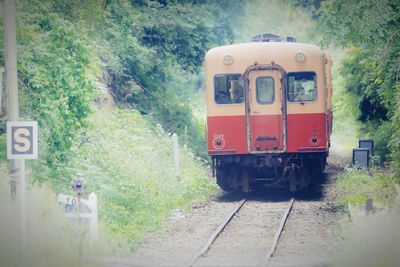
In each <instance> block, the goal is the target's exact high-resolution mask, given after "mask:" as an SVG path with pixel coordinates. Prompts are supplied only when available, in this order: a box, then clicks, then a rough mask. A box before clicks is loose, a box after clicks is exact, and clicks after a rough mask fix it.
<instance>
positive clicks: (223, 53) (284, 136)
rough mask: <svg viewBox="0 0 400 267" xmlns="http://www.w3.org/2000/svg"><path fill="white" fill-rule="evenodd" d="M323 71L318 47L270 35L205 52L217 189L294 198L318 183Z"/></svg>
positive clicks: (326, 88)
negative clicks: (273, 191)
mask: <svg viewBox="0 0 400 267" xmlns="http://www.w3.org/2000/svg"><path fill="white" fill-rule="evenodd" d="M331 67H332V60H331V57H330V56H329V55H328V53H327V52H325V51H323V50H322V49H321V48H320V47H319V46H317V45H313V44H306V43H300V42H297V41H296V39H295V38H294V37H290V36H279V35H277V34H273V33H263V34H258V35H256V36H254V37H252V38H251V42H248V43H240V44H232V45H226V46H220V47H215V48H212V49H210V50H209V51H208V52H207V53H206V55H205V59H204V69H205V92H206V93H205V94H206V108H207V125H206V135H207V136H206V138H207V148H208V154H209V155H210V156H211V162H212V164H211V165H212V173H213V177H215V179H216V182H217V184H218V185H219V187H221V188H222V189H223V190H225V191H243V192H249V191H250V190H252V189H254V188H257V187H260V186H264V187H268V188H287V189H289V190H290V191H291V192H295V191H299V190H304V189H307V188H309V186H310V184H311V183H312V182H313V181H318V180H319V178H320V177H322V175H323V172H324V168H325V165H326V162H327V157H328V155H329V148H330V137H331V133H332V104H331V101H332V79H331Z"/></svg>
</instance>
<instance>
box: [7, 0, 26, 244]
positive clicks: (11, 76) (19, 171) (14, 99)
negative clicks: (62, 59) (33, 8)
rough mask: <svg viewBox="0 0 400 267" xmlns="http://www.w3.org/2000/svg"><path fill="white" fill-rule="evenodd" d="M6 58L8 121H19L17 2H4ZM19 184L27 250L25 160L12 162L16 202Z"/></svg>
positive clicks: (13, 195)
mask: <svg viewBox="0 0 400 267" xmlns="http://www.w3.org/2000/svg"><path fill="white" fill-rule="evenodd" d="M4 44H5V49H4V52H5V53H4V58H5V69H6V91H7V121H8V122H16V121H19V111H18V78H17V38H16V22H15V0H5V1H4ZM17 182H19V185H20V188H19V190H20V192H19V195H20V205H21V248H22V252H23V251H25V248H26V181H25V160H24V159H11V160H10V185H11V198H12V199H13V200H14V201H15V200H16V197H17Z"/></svg>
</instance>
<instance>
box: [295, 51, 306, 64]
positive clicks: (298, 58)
mask: <svg viewBox="0 0 400 267" xmlns="http://www.w3.org/2000/svg"><path fill="white" fill-rule="evenodd" d="M296 61H297V62H299V63H303V62H305V61H306V55H305V54H304V53H303V52H299V53H297V54H296Z"/></svg>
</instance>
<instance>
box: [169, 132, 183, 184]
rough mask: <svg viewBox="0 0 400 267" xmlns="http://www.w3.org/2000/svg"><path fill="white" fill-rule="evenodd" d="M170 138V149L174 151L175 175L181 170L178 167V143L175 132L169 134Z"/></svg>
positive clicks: (179, 174)
mask: <svg viewBox="0 0 400 267" xmlns="http://www.w3.org/2000/svg"><path fill="white" fill-rule="evenodd" d="M171 140H172V149H173V152H174V161H175V171H176V177H180V176H181V172H180V169H179V144H178V136H177V135H176V134H172V136H171Z"/></svg>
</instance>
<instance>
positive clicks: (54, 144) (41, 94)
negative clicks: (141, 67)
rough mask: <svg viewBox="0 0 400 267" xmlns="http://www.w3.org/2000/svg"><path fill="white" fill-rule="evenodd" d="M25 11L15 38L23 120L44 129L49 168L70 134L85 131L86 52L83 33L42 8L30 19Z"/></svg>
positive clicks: (88, 95) (65, 147) (87, 100)
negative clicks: (81, 129)
mask: <svg viewBox="0 0 400 267" xmlns="http://www.w3.org/2000/svg"><path fill="white" fill-rule="evenodd" d="M26 5H28V3H26ZM27 7H29V5H28V6H24V8H21V9H22V13H23V14H24V16H21V21H20V23H19V28H18V32H17V39H18V41H19V42H18V56H19V58H18V70H19V79H20V87H22V88H21V89H22V90H20V91H21V92H22V103H23V105H22V106H23V109H22V117H28V118H30V119H34V120H37V121H38V122H39V125H40V128H41V129H44V131H43V132H41V136H40V138H41V139H45V140H46V142H45V143H46V145H47V148H48V153H47V154H46V155H47V159H46V160H47V162H48V163H49V164H51V163H53V162H54V161H57V160H63V158H64V157H65V153H66V152H67V151H68V149H69V148H70V147H71V145H72V144H73V141H74V136H75V132H76V131H77V130H78V129H80V128H81V127H83V126H85V118H86V117H87V115H88V114H89V112H90V104H89V103H90V100H91V99H92V96H91V95H92V85H91V83H90V81H89V79H88V76H87V74H88V73H87V72H88V68H89V65H90V64H91V58H90V57H91V52H90V51H89V49H88V47H87V40H85V38H84V37H83V36H82V35H81V34H79V32H81V33H82V32H84V30H85V29H84V28H79V26H76V25H74V24H73V23H71V22H69V21H68V20H65V19H63V18H60V17H59V16H58V15H57V14H55V13H51V12H48V10H47V9H46V8H45V6H40V5H39V7H41V8H42V9H41V10H38V11H37V13H33V14H32V13H30V12H31V11H30V10H27ZM39 7H37V8H38V9H39ZM28 12H29V13H28Z"/></svg>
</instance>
